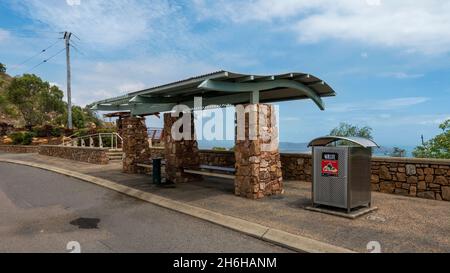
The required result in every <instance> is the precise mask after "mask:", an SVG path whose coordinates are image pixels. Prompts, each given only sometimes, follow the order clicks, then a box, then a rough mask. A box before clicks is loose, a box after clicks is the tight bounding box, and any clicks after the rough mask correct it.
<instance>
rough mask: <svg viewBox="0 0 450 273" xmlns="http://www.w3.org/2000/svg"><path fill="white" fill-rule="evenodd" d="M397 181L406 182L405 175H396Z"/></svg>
mask: <svg viewBox="0 0 450 273" xmlns="http://www.w3.org/2000/svg"><path fill="white" fill-rule="evenodd" d="M397 179H398V181H402V182H404V181H406V174H405V173H397Z"/></svg>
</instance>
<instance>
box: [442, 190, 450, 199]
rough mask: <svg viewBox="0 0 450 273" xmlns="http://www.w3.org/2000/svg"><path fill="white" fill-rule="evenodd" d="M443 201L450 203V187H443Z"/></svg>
mask: <svg viewBox="0 0 450 273" xmlns="http://www.w3.org/2000/svg"><path fill="white" fill-rule="evenodd" d="M442 199H444V200H445V201H450V187H442Z"/></svg>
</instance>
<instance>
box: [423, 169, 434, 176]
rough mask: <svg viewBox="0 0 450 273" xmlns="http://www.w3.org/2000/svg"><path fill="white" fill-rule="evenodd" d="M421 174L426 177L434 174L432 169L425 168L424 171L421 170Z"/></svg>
mask: <svg viewBox="0 0 450 273" xmlns="http://www.w3.org/2000/svg"><path fill="white" fill-rule="evenodd" d="M423 172H424V173H425V174H426V175H430V174H434V169H432V168H425V169H424V170H423Z"/></svg>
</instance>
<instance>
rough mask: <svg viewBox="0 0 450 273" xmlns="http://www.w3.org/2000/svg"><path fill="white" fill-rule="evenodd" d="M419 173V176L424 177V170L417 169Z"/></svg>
mask: <svg viewBox="0 0 450 273" xmlns="http://www.w3.org/2000/svg"><path fill="white" fill-rule="evenodd" d="M416 171H417V175H419V176H422V175H423V169H421V168H416Z"/></svg>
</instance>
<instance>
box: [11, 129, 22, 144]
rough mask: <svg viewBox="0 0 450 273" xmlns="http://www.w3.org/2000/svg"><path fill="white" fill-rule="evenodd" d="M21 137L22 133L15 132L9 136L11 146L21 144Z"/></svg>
mask: <svg viewBox="0 0 450 273" xmlns="http://www.w3.org/2000/svg"><path fill="white" fill-rule="evenodd" d="M23 135H24V134H23V133H22V132H17V133H12V134H10V135H9V137H10V138H11V139H12V143H13V145H20V144H21V143H22V142H23Z"/></svg>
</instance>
